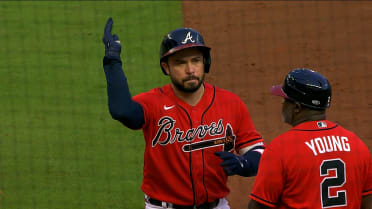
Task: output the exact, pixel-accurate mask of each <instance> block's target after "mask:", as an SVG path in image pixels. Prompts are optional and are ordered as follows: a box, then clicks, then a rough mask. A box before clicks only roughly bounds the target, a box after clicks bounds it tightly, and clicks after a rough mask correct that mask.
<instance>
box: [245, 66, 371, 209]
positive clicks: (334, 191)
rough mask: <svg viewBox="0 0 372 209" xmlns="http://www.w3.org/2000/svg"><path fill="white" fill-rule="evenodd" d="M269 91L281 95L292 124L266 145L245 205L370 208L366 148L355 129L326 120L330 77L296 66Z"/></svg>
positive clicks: (252, 207) (285, 117)
mask: <svg viewBox="0 0 372 209" xmlns="http://www.w3.org/2000/svg"><path fill="white" fill-rule="evenodd" d="M271 93H272V94H274V95H278V96H281V97H283V98H284V99H283V103H282V105H283V107H282V117H283V120H284V122H285V123H288V124H290V125H292V126H293V127H292V129H290V130H289V131H288V132H286V133H283V134H281V135H279V136H278V137H276V138H275V139H274V140H273V141H272V142H271V143H270V144H269V145H268V146H267V148H266V149H265V152H264V153H263V156H262V159H261V162H260V167H259V170H258V174H257V177H256V179H255V182H254V186H253V190H252V193H251V194H250V198H251V199H252V200H251V201H250V203H249V209H258V208H283V209H284V208H304V209H305V208H311V209H317V208H332V209H337V208H348V209H360V208H362V209H367V208H368V209H371V208H372V201H371V199H372V160H371V156H370V152H369V150H368V148H367V146H366V145H365V144H364V143H363V142H362V140H360V139H359V138H358V136H356V135H355V134H354V133H353V132H351V131H348V130H346V129H344V128H343V127H341V126H340V125H338V124H335V123H333V122H331V121H328V120H326V109H327V108H329V106H330V101H331V85H330V83H329V82H328V80H327V79H326V78H325V77H324V76H323V75H321V74H319V73H317V72H315V71H312V70H309V69H295V70H293V71H291V72H289V73H288V74H287V76H286V78H285V80H284V84H283V85H278V86H274V87H272V88H271Z"/></svg>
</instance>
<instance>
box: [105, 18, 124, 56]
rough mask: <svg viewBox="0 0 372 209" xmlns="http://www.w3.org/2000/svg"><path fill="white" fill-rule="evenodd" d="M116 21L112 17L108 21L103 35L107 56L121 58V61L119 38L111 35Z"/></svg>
mask: <svg viewBox="0 0 372 209" xmlns="http://www.w3.org/2000/svg"><path fill="white" fill-rule="evenodd" d="M113 23H114V21H113V20H112V18H111V17H110V18H109V19H108V20H107V23H106V26H105V30H104V33H103V38H102V42H103V44H104V45H105V56H106V57H109V58H119V59H120V52H121V45H120V40H119V36H118V35H116V34H114V35H112V34H111V30H112V26H113Z"/></svg>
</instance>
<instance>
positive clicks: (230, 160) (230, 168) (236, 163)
mask: <svg viewBox="0 0 372 209" xmlns="http://www.w3.org/2000/svg"><path fill="white" fill-rule="evenodd" d="M215 155H217V156H218V157H219V158H221V159H222V160H223V161H222V163H221V166H222V167H223V170H224V171H225V173H226V175H228V176H232V175H236V174H238V175H241V176H244V175H243V174H244V170H245V169H246V168H249V163H248V162H247V161H246V160H245V159H244V158H243V157H241V156H238V155H235V154H233V153H231V152H215Z"/></svg>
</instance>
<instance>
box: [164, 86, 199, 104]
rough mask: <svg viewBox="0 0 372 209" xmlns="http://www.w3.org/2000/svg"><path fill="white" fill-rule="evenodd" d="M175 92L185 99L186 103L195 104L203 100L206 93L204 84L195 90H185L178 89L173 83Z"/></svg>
mask: <svg viewBox="0 0 372 209" xmlns="http://www.w3.org/2000/svg"><path fill="white" fill-rule="evenodd" d="M171 86H172V89H173V92H174V94H175V95H176V96H177V97H178V98H179V99H181V100H182V101H184V102H185V103H187V104H189V105H191V106H195V105H196V104H198V102H199V101H200V100H201V98H202V97H203V95H204V85H201V86H200V88H199V89H198V90H196V91H195V92H184V91H180V90H179V89H177V88H176V87H175V86H174V85H173V84H171Z"/></svg>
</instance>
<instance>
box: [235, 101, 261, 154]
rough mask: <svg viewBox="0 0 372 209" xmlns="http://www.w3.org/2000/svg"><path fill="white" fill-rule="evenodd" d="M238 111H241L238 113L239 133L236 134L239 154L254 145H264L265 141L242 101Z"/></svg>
mask: <svg viewBox="0 0 372 209" xmlns="http://www.w3.org/2000/svg"><path fill="white" fill-rule="evenodd" d="M237 110H239V112H237V113H236V114H237V115H239V128H238V132H237V133H236V135H237V141H236V147H235V149H236V151H237V152H238V153H239V150H240V149H242V148H244V147H248V146H252V145H254V144H260V145H263V142H264V141H263V139H262V137H261V135H260V134H259V133H258V132H257V131H256V129H255V127H254V125H253V122H252V119H251V116H250V114H249V111H248V109H247V107H246V106H245V104H244V103H243V101H241V100H240V99H239V107H238V108H237Z"/></svg>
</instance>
